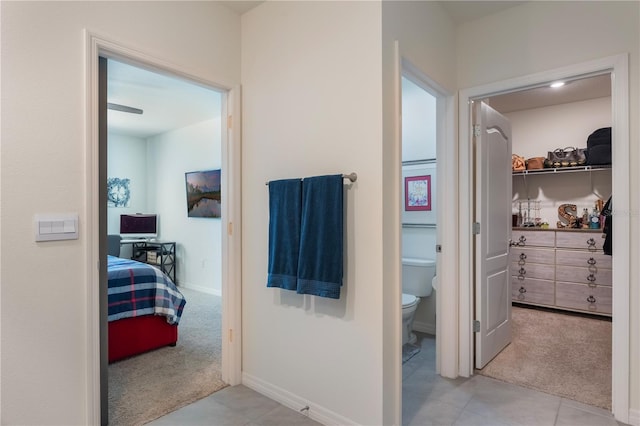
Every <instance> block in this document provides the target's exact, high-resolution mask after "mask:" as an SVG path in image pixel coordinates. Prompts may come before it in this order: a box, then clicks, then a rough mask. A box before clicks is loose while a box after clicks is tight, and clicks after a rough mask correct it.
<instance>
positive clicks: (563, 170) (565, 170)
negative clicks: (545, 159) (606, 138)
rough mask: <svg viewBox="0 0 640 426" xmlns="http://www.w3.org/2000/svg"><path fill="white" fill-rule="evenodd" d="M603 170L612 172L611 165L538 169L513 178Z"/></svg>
mask: <svg viewBox="0 0 640 426" xmlns="http://www.w3.org/2000/svg"><path fill="white" fill-rule="evenodd" d="M601 170H611V165H610V164H609V165H604V166H576V167H554V168H553V169H538V170H522V171H517V172H512V174H513V176H520V175H523V176H526V175H546V174H552V173H559V174H563V173H575V172H597V171H601Z"/></svg>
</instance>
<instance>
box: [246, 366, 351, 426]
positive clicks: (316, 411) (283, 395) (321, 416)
mask: <svg viewBox="0 0 640 426" xmlns="http://www.w3.org/2000/svg"><path fill="white" fill-rule="evenodd" d="M242 384H243V385H245V386H246V387H248V388H251V389H253V390H254V391H256V392H258V393H261V394H263V395H265V396H267V397H269V398H271V399H273V400H274V401H276V402H279V403H280V404H282V405H284V406H285V407H288V408H290V409H292V410H295V411H298V412H301V413H302V414H305V415H306V416H307V417H309V418H310V419H312V420H315V421H316V422H318V423H321V424H323V425H327V426H329V425H336V426H338V425H357V423H355V422H353V421H352V420H350V419H347V418H345V417H343V416H341V415H339V414H337V413H334V412H333V411H330V410H328V409H326V408H324V407H322V406H319V405H316V404H314V403H313V402H310V401H307V400H305V399H302V398H301V397H299V396H298V395H294V394H292V393H291V392H289V391H286V390H284V389H282V388H279V387H278V386H275V385H273V384H271V383H267V382H265V381H264V380H261V379H259V378H257V377H254V376H252V375H250V374H247V373H244V372H243V373H242ZM305 407H309V409H308V410H304V411H301V410H303V409H304V408H305Z"/></svg>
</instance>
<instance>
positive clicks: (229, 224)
mask: <svg viewBox="0 0 640 426" xmlns="http://www.w3.org/2000/svg"><path fill="white" fill-rule="evenodd" d="M227 234H228V235H233V222H229V223H228V224H227Z"/></svg>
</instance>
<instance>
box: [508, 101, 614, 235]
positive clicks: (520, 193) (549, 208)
mask: <svg viewBox="0 0 640 426" xmlns="http://www.w3.org/2000/svg"><path fill="white" fill-rule="evenodd" d="M504 115H505V116H506V117H507V118H508V119H509V121H510V122H511V134H512V137H513V147H512V150H513V152H514V153H516V154H518V155H522V156H523V157H525V158H529V157H545V156H546V153H547V151H553V150H554V149H557V148H565V147H569V146H573V147H578V148H586V147H587V138H588V136H589V135H590V134H591V133H592V132H593V131H594V130H596V129H598V128H601V127H608V126H611V98H609V97H607V98H598V99H591V100H587V101H582V102H572V103H568V104H561V105H554V106H550V107H545V108H535V109H530V110H524V111H516V112H511V113H507V114H504ZM610 195H611V172H610V171H598V172H595V171H594V172H591V173H568V174H563V175H558V176H554V175H548V174H546V175H538V176H536V175H533V174H532V175H527V176H515V177H514V178H513V199H514V201H526V200H527V199H528V198H529V199H531V200H537V201H540V206H541V210H540V217H541V218H542V220H543V221H546V222H548V223H549V226H550V227H551V228H556V222H557V221H558V220H559V217H558V207H559V206H560V205H561V204H575V205H576V206H577V207H578V214H579V215H581V214H582V210H583V209H584V208H588V209H589V212H591V211H592V210H593V206H594V204H595V201H596V200H597V199H598V198H600V199H603V200H604V201H607V198H609V196H610ZM522 205H523V206H524V205H525V204H524V203H523V204H522ZM513 212H514V213H517V203H515V202H514V210H513Z"/></svg>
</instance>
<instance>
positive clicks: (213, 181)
mask: <svg viewBox="0 0 640 426" xmlns="http://www.w3.org/2000/svg"><path fill="white" fill-rule="evenodd" d="M185 181H186V189H187V216H188V217H205V218H219V217H220V213H221V206H222V204H221V199H220V169H217V170H205V171H197V172H187V173H185Z"/></svg>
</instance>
